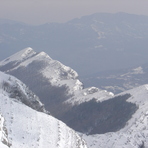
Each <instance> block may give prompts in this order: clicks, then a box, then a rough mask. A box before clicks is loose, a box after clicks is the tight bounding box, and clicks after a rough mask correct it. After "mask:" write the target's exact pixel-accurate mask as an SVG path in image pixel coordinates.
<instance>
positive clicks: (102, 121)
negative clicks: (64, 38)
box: [0, 48, 148, 148]
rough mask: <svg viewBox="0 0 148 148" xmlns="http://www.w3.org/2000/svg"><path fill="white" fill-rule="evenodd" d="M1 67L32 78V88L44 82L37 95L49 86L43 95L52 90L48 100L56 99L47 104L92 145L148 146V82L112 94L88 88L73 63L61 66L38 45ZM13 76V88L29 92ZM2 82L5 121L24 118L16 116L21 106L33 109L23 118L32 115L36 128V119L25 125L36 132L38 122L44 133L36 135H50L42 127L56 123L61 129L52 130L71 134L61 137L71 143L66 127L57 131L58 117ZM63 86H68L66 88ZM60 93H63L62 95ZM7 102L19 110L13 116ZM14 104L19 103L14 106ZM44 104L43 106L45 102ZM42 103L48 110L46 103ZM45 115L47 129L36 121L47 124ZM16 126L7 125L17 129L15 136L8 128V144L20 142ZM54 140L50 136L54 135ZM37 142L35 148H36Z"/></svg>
mask: <svg viewBox="0 0 148 148" xmlns="http://www.w3.org/2000/svg"><path fill="white" fill-rule="evenodd" d="M0 65H1V66H0V68H1V70H3V71H5V72H6V73H11V74H13V75H16V76H17V77H20V78H21V79H22V80H23V81H26V82H27V85H28V86H29V88H31V90H32V89H33V88H34V87H38V86H39V87H38V91H36V92H35V93H38V92H40V93H41V91H40V89H41V88H42V90H44V91H43V92H42V95H43V94H45V93H46V91H48V92H50V93H49V94H48V95H52V97H51V96H50V97H49V96H48V98H47V101H49V100H50V99H51V100H50V103H49V104H45V107H46V106H47V107H48V106H50V107H49V111H50V108H51V110H52V109H53V110H52V113H54V114H53V115H56V116H58V118H59V119H62V121H64V122H65V123H66V124H67V125H68V126H70V127H72V128H73V129H75V130H76V131H79V132H80V135H81V136H82V138H83V139H85V141H86V143H87V145H88V147H89V148H98V146H99V148H104V147H105V148H143V147H147V146H148V142H147V141H148V134H147V133H148V131H147V129H148V126H147V124H148V118H147V115H148V113H147V112H148V107H147V106H148V100H147V98H148V85H143V86H140V87H137V88H134V89H132V90H129V91H126V92H123V93H121V94H119V95H116V96H114V95H113V94H112V93H110V92H107V91H105V90H100V89H99V88H96V87H90V88H83V84H82V83H81V82H80V81H79V79H78V74H77V73H76V72H75V71H74V70H72V69H71V68H70V67H67V66H65V65H63V64H61V63H60V62H58V61H55V60H53V59H51V58H50V57H49V56H48V55H47V54H46V53H44V52H41V53H36V52H35V51H34V50H33V49H32V48H26V49H23V50H21V51H20V52H18V53H16V54H15V55H12V56H11V57H9V58H7V59H5V60H3V61H2V62H1V63H0ZM143 73H144V70H143V69H142V68H140V67H138V68H135V69H133V70H132V71H131V72H130V73H128V75H136V74H143ZM3 75H4V74H3ZM1 77H2V78H3V80H4V76H1ZM7 77H8V78H7V79H6V80H7V81H6V82H7V83H8V84H9V83H10V84H13V86H18V87H17V88H20V89H21V88H23V90H27V89H24V87H25V85H24V84H23V85H22V84H21V85H20V84H19V85H14V83H12V82H11V81H12V80H13V77H12V76H7ZM9 81H10V82H9ZM2 82H3V83H2V84H3V85H2V86H1V88H2V95H3V97H5V96H6V97H7V96H8V98H7V99H5V101H4V102H3V101H1V103H2V105H1V104H0V113H1V115H2V117H1V118H2V119H4V121H5V120H6V119H10V123H11V122H12V120H13V119H14V118H15V119H18V118H17V117H18V116H19V115H17V117H16V116H15V114H17V113H18V110H16V108H18V109H19V110H21V109H20V108H23V109H24V110H23V112H25V113H26V112H27V113H29V115H28V114H26V115H25V117H26V116H27V117H26V118H27V119H24V118H25V117H23V122H25V123H28V118H30V119H31V127H30V123H28V124H27V125H26V124H25V125H24V126H26V128H28V129H31V130H32V127H33V125H35V127H37V129H40V130H39V131H38V130H37V131H34V130H33V132H34V133H35V134H36V135H40V134H37V133H36V132H38V133H41V135H42V134H43V136H44V134H45V133H46V132H45V133H44V131H42V130H41V129H45V130H47V128H45V127H49V125H51V126H52V127H54V128H56V129H54V128H53V129H51V131H52V132H53V131H60V133H62V132H63V131H64V134H65V133H66V134H65V135H64V136H63V135H62V134H59V135H60V136H61V138H59V139H60V140H61V139H62V141H60V142H58V144H59V143H63V141H64V142H65V143H67V142H66V141H65V140H66V139H67V136H66V135H67V131H65V129H64V130H63V128H62V129H61V130H57V127H55V125H58V126H59V122H60V121H57V120H56V122H54V123H53V124H52V123H51V121H52V120H55V119H54V118H53V117H51V116H50V115H47V114H45V113H41V112H36V108H33V109H32V108H30V107H28V106H26V105H24V103H22V101H20V100H22V99H20V98H19V96H20V95H18V94H19V93H18V92H16V91H14V92H16V93H17V95H14V93H13V90H14V89H10V88H16V87H10V88H9V87H8V88H9V89H6V88H7V86H9V85H10V84H9V85H8V84H7V83H6V84H5V83H4V82H5V81H2ZM15 82H19V80H17V81H16V80H15ZM32 82H33V83H32ZM35 82H36V83H35ZM34 83H35V84H34ZM10 86H11V85H10ZM44 86H46V87H44ZM61 87H62V89H61ZM63 87H64V88H65V89H63ZM44 88H46V89H44ZM53 88H54V89H53ZM20 89H17V90H20ZM50 89H51V90H50ZM59 91H60V93H61V94H58V93H59ZM21 92H24V91H21ZM63 93H64V95H63ZM8 94H9V95H8ZM12 94H13V95H12ZM21 94H22V93H21ZM26 94H28V93H26ZM42 95H41V96H42ZM13 96H17V97H16V98H18V99H17V100H16V99H14V97H13ZM29 96H30V95H29ZM63 96H64V97H63ZM3 97H1V98H3ZM9 97H12V98H11V99H12V101H11V102H12V103H11V102H8V99H10V98H9ZM62 97H63V98H62ZM35 99H36V100H38V101H39V99H37V98H36V97H35ZM52 99H53V100H52ZM60 99H62V100H60ZM29 100H31V99H29ZM41 101H43V99H42V98H41ZM60 101H61V102H60ZM31 102H32V101H31ZM18 103H19V104H21V106H20V108H19V107H16V106H17V105H16V104H18ZM4 104H6V105H8V106H9V107H8V106H6V108H10V112H11V111H14V113H13V118H10V114H8V112H7V111H1V110H4V109H3V108H4ZM13 104H14V105H16V106H14V107H13ZM29 104H30V103H29ZM38 104H40V102H39V103H38ZM11 106H12V108H11ZM22 106H25V107H22ZM41 106H42V108H43V105H42V104H41ZM52 107H53V108H52ZM1 108H2V109H1ZM26 108H27V109H26ZM28 108H29V110H33V112H34V113H33V115H32V114H31V113H30V111H28ZM54 109H55V110H54ZM54 111H55V112H54ZM42 112H45V110H43V111H42ZM19 114H21V115H20V116H22V113H20V112H19ZM38 114H39V115H38ZM11 115H12V114H11ZM44 116H46V117H47V116H48V118H50V119H45V121H47V122H46V124H45V125H44V127H42V125H41V124H39V126H38V125H37V124H36V121H38V122H39V123H40V122H41V123H42V124H44V123H43V119H44V118H46V117H44ZM40 117H41V118H42V120H41V119H40ZM26 120H27V121H26ZM15 121H16V120H15ZM15 121H13V122H12V124H14V122H15ZM20 122H21V123H22V121H19V122H16V123H15V124H17V126H18V124H21V123H20ZM4 123H5V122H4ZM49 123H50V124H49ZM60 123H61V122H60ZM1 125H5V124H3V122H2V124H1ZM11 126H13V125H11V124H10V125H9V126H8V127H9V128H7V131H10V133H11V134H10V137H9V134H8V135H7V134H5V133H7V132H6V130H3V132H2V133H3V134H2V139H5V140H4V141H6V143H7V145H8V146H9V144H10V145H11V144H13V142H12V140H11V138H12V139H13V138H14V141H18V139H17V138H18V137H17V136H14V133H13V132H11V130H9V129H10V128H11ZM63 126H65V124H63V123H62V125H61V126H60V127H63ZM6 127H7V126H6ZM49 128H50V127H49ZM4 129H5V128H4ZM58 129H59V128H58ZM47 131H48V130H47ZM16 132H17V130H16ZM8 133H9V132H8ZM22 133H23V132H22ZM81 133H83V134H81ZM49 134H50V132H49ZM24 135H25V134H24V133H23V134H22V137H24ZM36 135H34V136H33V140H36V139H37V138H36ZM56 135H58V134H56ZM65 136H66V137H65ZM77 136H78V135H77ZM77 136H76V137H77ZM39 137H40V139H42V138H41V137H42V136H39ZM49 137H50V136H49ZM55 137H56V136H54V138H53V137H52V138H53V139H56V138H55ZM63 137H64V138H63ZM68 137H71V136H68ZM72 137H73V136H72ZM52 138H51V137H50V139H52ZM77 138H78V139H79V138H80V137H79V136H78V137H77ZM80 139H81V138H80ZM80 139H79V140H80ZM19 140H21V141H22V143H23V142H24V141H25V140H26V138H22V139H21V138H20V137H19ZM39 141H41V142H38V143H36V145H37V144H39V147H40V144H43V143H42V140H39ZM47 141H48V139H47ZM51 141H52V140H51ZM51 141H50V142H51ZM67 141H69V140H67ZM80 141H81V140H80ZM47 143H48V142H47ZM53 143H56V142H53ZM53 143H51V144H53ZM74 143H75V142H74ZM78 143H79V142H78ZM2 144H3V143H2ZM29 144H30V143H29V142H28V145H29ZM56 144H57V143H56ZM58 144H57V145H58ZM36 145H35V146H34V147H36ZM59 145H60V146H63V145H62V144H59ZM80 145H81V146H82V147H83V146H84V147H85V146H86V145H85V144H84V142H83V141H81V144H80ZM32 147H33V146H32ZM43 147H45V145H43ZM53 147H54V146H53ZM63 147H64V146H63ZM67 147H68V146H67ZM68 148H69V147H68Z"/></svg>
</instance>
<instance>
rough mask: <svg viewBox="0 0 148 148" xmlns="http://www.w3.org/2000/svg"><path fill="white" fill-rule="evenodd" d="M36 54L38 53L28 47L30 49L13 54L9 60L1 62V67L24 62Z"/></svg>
mask: <svg viewBox="0 0 148 148" xmlns="http://www.w3.org/2000/svg"><path fill="white" fill-rule="evenodd" d="M35 54H36V52H35V51H34V50H33V49H32V48H30V47H28V48H25V49H23V50H21V51H19V52H17V53H15V54H13V55H12V56H10V57H8V58H7V59H5V60H3V61H2V62H1V65H5V64H7V63H10V62H17V63H18V62H22V61H24V60H26V59H28V58H30V57H32V56H34V55H35Z"/></svg>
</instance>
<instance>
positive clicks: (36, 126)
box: [0, 72, 86, 148]
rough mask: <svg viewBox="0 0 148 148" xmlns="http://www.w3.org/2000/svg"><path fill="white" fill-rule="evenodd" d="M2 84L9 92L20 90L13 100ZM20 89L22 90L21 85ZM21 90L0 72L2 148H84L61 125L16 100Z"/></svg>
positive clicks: (68, 130)
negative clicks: (13, 89) (6, 84)
mask: <svg viewBox="0 0 148 148" xmlns="http://www.w3.org/2000/svg"><path fill="white" fill-rule="evenodd" d="M10 79H11V81H10ZM4 82H7V83H9V84H10V85H9V89H10V88H11V87H12V88H13V87H14V86H15V85H16V84H19V87H20V89H18V90H17V92H16V91H15V92H14V93H15V96H16V97H14V96H13V97H12V96H11V91H10V92H9V90H8V89H6V86H5V83H4ZM23 86H24V87H25V85H24V84H23ZM24 87H22V83H20V81H19V80H17V79H15V78H14V77H12V76H10V75H6V74H3V73H1V72H0V98H1V99H0V113H1V115H2V116H3V117H2V116H0V117H1V122H0V123H1V124H0V125H1V126H0V127H1V132H0V133H1V134H0V136H1V137H2V138H1V143H0V146H2V148H8V147H11V148H20V147H22V148H47V147H52V148H86V145H85V143H84V141H83V140H82V139H81V138H80V137H79V136H78V135H77V134H76V133H75V132H74V131H73V130H72V129H70V128H68V127H67V126H66V125H65V124H64V123H62V122H61V121H59V120H57V119H55V118H53V117H52V116H50V115H47V114H45V113H41V112H38V111H36V110H35V109H32V108H30V107H28V106H26V105H25V104H24V103H22V101H20V100H21V99H22V98H23V97H24V96H23V97H21V96H17V94H18V93H19V92H20V90H21V92H20V93H22V92H24V93H26V92H27V91H26V90H24ZM29 93H30V92H29ZM26 97H27V99H28V101H30V100H31V98H30V95H29V94H28V93H27V96H26ZM34 97H35V96H34ZM35 98H37V97H35ZM32 99H33V98H32ZM31 101H32V100H31ZM4 128H5V130H3V129H4ZM4 131H5V132H4Z"/></svg>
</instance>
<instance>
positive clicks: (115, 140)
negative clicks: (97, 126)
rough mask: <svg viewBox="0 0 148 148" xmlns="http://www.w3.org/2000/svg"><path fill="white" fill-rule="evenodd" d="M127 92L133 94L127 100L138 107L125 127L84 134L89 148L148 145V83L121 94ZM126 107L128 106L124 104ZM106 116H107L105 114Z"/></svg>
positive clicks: (123, 147)
mask: <svg viewBox="0 0 148 148" xmlns="http://www.w3.org/2000/svg"><path fill="white" fill-rule="evenodd" d="M125 94H130V95H131V96H130V97H129V98H128V99H127V100H126V102H128V103H132V104H134V105H136V107H137V109H136V110H135V112H134V113H133V114H132V116H131V117H130V119H129V120H128V121H127V122H126V124H125V125H124V127H123V128H121V129H120V130H118V131H116V132H108V133H105V134H96V135H83V138H84V139H85V140H86V141H87V143H88V147H89V148H98V146H99V148H147V147H148V85H142V86H140V87H137V88H134V89H132V90H129V91H126V92H124V93H122V94H120V95H121V96H122V95H125ZM116 97H117V96H116ZM118 105H119V107H121V110H120V111H121V112H122V111H123V110H122V105H123V104H118ZM133 107H134V106H133ZM124 108H126V106H124ZM127 109H128V108H127ZM128 113H129V112H128ZM119 114H120V113H119ZM113 116H116V115H113ZM124 116H126V114H124ZM104 118H107V117H106V116H105V117H104ZM121 119H123V117H119V118H118V120H121ZM118 120H116V121H115V123H116V122H118ZM122 122H123V120H122ZM122 122H121V123H122ZM104 126H105V124H104Z"/></svg>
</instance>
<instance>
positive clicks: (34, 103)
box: [0, 72, 48, 113]
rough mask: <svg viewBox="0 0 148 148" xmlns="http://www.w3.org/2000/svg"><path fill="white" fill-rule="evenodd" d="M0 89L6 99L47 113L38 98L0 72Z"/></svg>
mask: <svg viewBox="0 0 148 148" xmlns="http://www.w3.org/2000/svg"><path fill="white" fill-rule="evenodd" d="M0 89H2V90H1V92H2V93H3V94H5V95H8V97H10V98H13V99H15V100H16V101H20V102H22V103H24V104H26V105H27V106H29V107H31V108H32V109H35V110H37V111H41V112H45V113H48V112H47V111H46V110H45V108H44V105H43V104H42V103H41V102H40V100H39V98H38V97H37V96H36V95H35V94H34V93H33V92H31V91H30V90H29V89H28V88H27V86H26V85H25V84H23V83H22V82H21V81H20V80H18V79H16V78H14V77H13V76H10V75H6V74H4V73H2V72H0Z"/></svg>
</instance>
